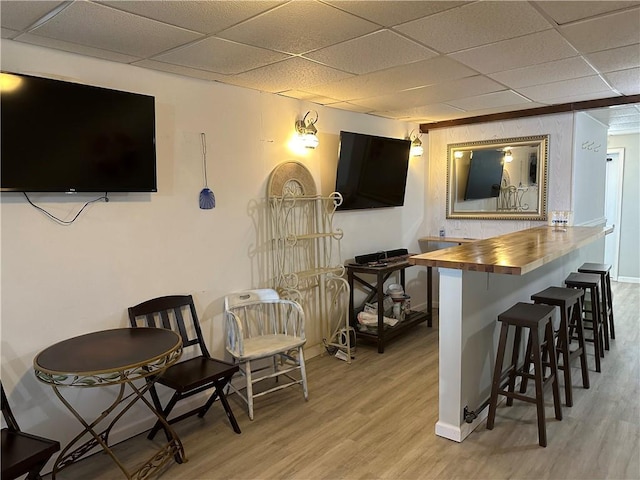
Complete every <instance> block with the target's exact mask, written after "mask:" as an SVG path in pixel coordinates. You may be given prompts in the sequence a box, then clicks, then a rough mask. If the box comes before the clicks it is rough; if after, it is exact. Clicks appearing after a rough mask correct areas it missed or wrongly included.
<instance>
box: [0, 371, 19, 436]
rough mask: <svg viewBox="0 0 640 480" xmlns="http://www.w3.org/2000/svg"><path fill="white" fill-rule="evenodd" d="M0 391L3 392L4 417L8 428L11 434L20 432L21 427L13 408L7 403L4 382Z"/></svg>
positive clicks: (0, 386) (0, 384)
mask: <svg viewBox="0 0 640 480" xmlns="http://www.w3.org/2000/svg"><path fill="white" fill-rule="evenodd" d="M0 390H1V391H2V416H3V418H4V421H5V423H6V424H7V428H8V429H9V431H11V432H19V431H20V427H19V426H18V422H17V421H16V418H15V417H14V416H13V412H12V411H11V407H10V406H9V402H8V401H7V395H6V394H5V393H4V386H3V385H2V382H0Z"/></svg>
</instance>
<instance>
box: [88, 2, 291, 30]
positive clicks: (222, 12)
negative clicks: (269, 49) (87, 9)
mask: <svg viewBox="0 0 640 480" xmlns="http://www.w3.org/2000/svg"><path fill="white" fill-rule="evenodd" d="M100 3H103V4H106V5H109V6H111V7H113V8H117V9H119V10H124V11H127V12H130V13H135V14H136V15H142V16H143V17H147V18H152V19H154V20H158V21H160V22H164V23H168V24H170V25H176V26H178V27H182V28H186V29H188V30H193V31H196V32H201V33H209V34H210V33H217V32H219V31H221V30H224V29H225V28H229V27H231V26H233V25H235V24H236V23H239V22H242V21H244V20H246V19H247V18H251V17H253V16H254V15H257V14H259V13H262V12H265V11H267V10H269V9H271V8H273V7H276V6H278V5H281V4H283V3H284V2H277V1H266V0H261V1H258V2H256V1H253V2H249V1H242V2H239V1H237V0H230V1H224V0H216V1H213V2H212V1H193V0H190V1H140V0H135V1H127V0H119V1H107V2H100Z"/></svg>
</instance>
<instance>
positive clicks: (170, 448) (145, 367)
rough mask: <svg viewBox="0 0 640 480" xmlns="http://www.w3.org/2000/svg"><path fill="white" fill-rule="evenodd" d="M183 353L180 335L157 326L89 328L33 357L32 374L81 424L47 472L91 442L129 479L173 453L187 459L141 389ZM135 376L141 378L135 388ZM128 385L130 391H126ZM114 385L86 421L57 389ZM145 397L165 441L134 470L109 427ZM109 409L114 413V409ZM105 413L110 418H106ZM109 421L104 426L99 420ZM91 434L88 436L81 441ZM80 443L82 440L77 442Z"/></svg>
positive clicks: (157, 466) (152, 470) (157, 465)
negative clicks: (112, 394) (106, 402)
mask: <svg viewBox="0 0 640 480" xmlns="http://www.w3.org/2000/svg"><path fill="white" fill-rule="evenodd" d="M181 355H182V340H181V338H180V336H179V335H178V334H177V333H175V332H173V331H171V330H168V329H161V328H118V329H113V330H103V331H100V332H94V333H89V334H86V335H81V336H78V337H74V338H71V339H69V340H64V341H62V342H59V343H57V344H55V345H52V346H51V347H49V348H47V349H45V350H43V351H42V352H40V353H39V354H38V355H37V356H36V358H35V359H34V361H33V366H34V371H35V375H36V378H37V379H38V380H40V381H41V382H43V383H46V384H48V385H49V386H50V387H51V388H52V389H53V391H54V392H55V394H56V396H57V397H58V398H59V399H60V401H61V402H62V403H63V404H64V405H65V406H66V407H67V408H68V409H69V411H70V412H71V413H72V414H73V416H74V417H76V418H77V419H78V421H79V422H80V423H81V424H82V425H83V426H84V430H82V431H81V432H80V433H79V434H78V435H76V436H75V437H74V438H73V439H72V440H71V441H70V442H69V444H68V445H67V446H66V447H64V449H63V450H62V451H61V452H60V455H58V458H57V459H56V462H55V464H54V467H53V472H52V475H51V478H52V479H55V478H56V475H57V474H58V472H60V471H62V470H64V469H65V468H67V467H68V466H70V465H72V464H73V463H75V462H76V461H78V460H79V459H81V458H82V457H84V456H85V455H86V454H87V453H89V452H90V451H92V450H93V449H94V448H95V447H98V446H100V447H102V449H103V450H104V451H105V452H106V453H107V454H108V455H109V456H110V457H111V458H112V460H113V461H114V462H115V463H116V464H117V465H118V467H119V468H120V470H122V473H124V475H125V477H126V478H128V479H136V480H140V479H144V478H148V477H149V476H150V475H152V474H154V473H156V472H157V471H158V470H159V469H160V468H162V467H163V466H164V465H165V464H166V463H167V462H168V461H169V460H171V458H172V457H173V458H174V459H175V461H176V462H177V463H183V462H185V461H186V460H187V459H186V456H185V454H184V448H183V447H182V442H180V439H179V438H178V436H177V435H176V433H175V432H174V431H173V430H172V429H171V427H170V426H169V423H168V422H167V421H166V419H165V418H164V417H163V415H162V412H159V411H158V410H156V409H155V408H154V406H153V405H152V404H151V403H150V402H149V400H147V399H146V398H145V397H144V395H145V394H146V393H147V392H148V391H149V389H150V388H151V386H152V385H153V384H154V383H155V381H156V379H157V378H158V376H159V375H161V374H162V372H164V371H165V370H166V369H167V368H168V367H170V366H171V365H173V364H175V363H176V362H177V361H178V359H179V358H180V356H181ZM134 381H144V386H142V387H140V388H138V387H137V386H136V385H135V384H134ZM127 385H128V386H129V388H130V389H131V393H129V394H128V395H126V396H125V390H126V388H127ZM69 387H77V388H94V387H118V389H119V392H118V395H117V396H116V398H115V400H114V401H113V403H111V405H110V406H109V407H108V408H107V409H106V410H105V411H103V412H102V414H100V416H98V417H97V418H96V419H95V420H94V421H93V422H91V423H89V422H88V421H87V420H85V419H84V418H83V417H82V415H80V413H78V412H77V411H76V409H75V408H73V406H72V405H71V403H69V402H68V401H67V400H66V399H65V398H64V396H63V395H62V393H61V388H63V389H64V388H69ZM138 401H140V402H143V403H144V404H145V405H146V406H147V408H148V409H149V410H150V411H151V412H152V413H153V414H154V415H155V416H156V417H157V418H158V421H159V422H160V423H161V425H162V427H163V428H164V430H165V432H166V439H167V440H166V441H167V443H166V444H164V445H163V446H162V448H160V449H159V450H158V451H157V452H156V453H155V454H154V455H153V456H152V457H151V458H149V459H148V460H146V461H145V462H144V463H143V464H142V466H141V467H139V468H138V469H137V470H135V471H133V472H130V471H129V470H128V469H127V468H126V467H125V465H124V464H123V463H122V462H121V461H120V460H119V459H118V457H117V456H116V455H115V453H114V452H113V450H112V449H111V447H110V446H109V433H110V432H111V429H112V428H113V426H114V425H115V424H116V422H117V421H118V420H120V419H121V418H122V416H123V415H124V414H125V413H126V412H127V411H129V409H130V408H131V407H132V406H133V405H134V404H135V403H136V402H138ZM112 414H113V415H112ZM109 418H113V419H112V420H110V421H109ZM106 422H109V423H108V425H107V427H106V428H105V429H104V430H101V431H100V430H99V429H98V427H99V425H100V424H104V423H106ZM87 436H89V439H88V440H86V441H84V443H82V444H80V442H81V441H82V440H83V439H84V438H86V437H87ZM79 444H80V445H79Z"/></svg>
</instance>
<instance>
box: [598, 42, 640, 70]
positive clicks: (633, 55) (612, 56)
mask: <svg viewBox="0 0 640 480" xmlns="http://www.w3.org/2000/svg"><path fill="white" fill-rule="evenodd" d="M586 57H587V59H588V60H589V62H591V64H592V65H593V66H594V67H596V68H597V69H598V70H599V71H601V72H613V71H615V70H623V69H625V68H630V67H640V44H639V43H636V44H634V45H627V46H626V47H619V48H612V49H611V50H604V51H602V52H594V53H589V54H588V55H586Z"/></svg>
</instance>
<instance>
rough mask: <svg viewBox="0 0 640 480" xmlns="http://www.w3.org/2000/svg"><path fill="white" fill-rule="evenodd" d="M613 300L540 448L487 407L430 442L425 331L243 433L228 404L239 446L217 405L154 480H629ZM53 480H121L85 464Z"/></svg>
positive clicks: (107, 467) (130, 445) (325, 379)
mask: <svg viewBox="0 0 640 480" xmlns="http://www.w3.org/2000/svg"><path fill="white" fill-rule="evenodd" d="M614 292H615V293H614V302H615V303H614V310H615V314H616V334H617V338H616V340H614V341H612V344H611V350H610V351H609V352H607V354H606V356H605V358H604V360H603V363H602V373H596V372H595V371H594V370H593V358H592V353H591V352H592V348H591V347H590V346H589V347H588V351H589V354H590V356H591V358H590V367H591V372H590V378H591V388H590V389H589V390H585V389H583V388H582V387H581V386H580V385H581V380H580V374H579V369H574V372H575V374H574V375H573V379H574V381H573V384H574V385H575V387H574V406H573V407H572V408H566V407H563V415H564V419H563V420H562V421H557V420H555V419H554V417H553V407H552V403H551V392H550V391H549V392H548V394H547V395H546V398H547V435H548V442H549V443H548V446H547V448H542V447H540V446H538V437H537V425H536V413H535V406H534V405H532V404H528V403H522V402H518V401H515V403H514V406H512V407H506V406H504V403H503V404H502V405H501V406H499V407H498V412H497V416H496V425H495V428H494V430H492V431H489V430H486V428H485V427H484V425H480V426H479V427H478V428H477V429H476V430H475V431H474V432H473V433H472V434H471V435H470V436H469V437H468V438H467V439H466V440H465V441H464V442H462V443H455V442H452V441H449V440H446V439H443V438H440V437H437V436H436V435H435V434H434V424H435V422H436V421H437V410H438V330H437V321H436V322H434V328H432V329H430V328H428V327H427V326H426V324H423V325H420V326H418V327H416V329H415V330H413V333H411V334H408V335H407V336H405V337H401V338H399V339H397V340H396V341H394V342H393V343H391V344H389V345H388V346H387V349H386V352H385V353H384V354H382V355H379V354H378V353H377V352H376V350H375V347H373V346H368V345H360V344H359V345H358V346H357V351H356V359H355V360H354V362H353V363H352V365H347V364H346V363H344V362H342V361H340V360H337V359H335V358H333V357H330V356H322V357H317V358H313V359H310V360H309V361H308V363H307V366H308V379H309V392H310V393H309V401H308V402H305V401H304V400H303V398H302V393H301V392H300V391H299V390H298V391H294V390H290V389H289V390H285V391H281V392H278V393H276V394H272V395H270V396H266V397H262V399H260V400H258V401H257V405H256V414H255V420H254V421H253V422H251V421H250V420H249V419H248V417H247V414H246V413H245V412H244V410H243V409H242V407H241V405H240V404H239V403H237V402H236V401H233V402H232V406H233V407H234V412H235V413H236V417H237V418H238V422H239V424H240V427H241V429H242V434H241V435H236V434H235V433H233V431H232V430H231V427H230V426H229V424H228V422H227V420H226V417H225V416H224V414H223V412H222V409H221V407H220V405H219V404H218V403H216V404H214V406H213V407H212V409H211V410H210V411H209V413H208V414H207V416H206V417H205V418H204V419H198V418H197V417H192V418H191V419H188V420H185V421H183V422H180V423H178V424H176V425H175V428H176V431H177V432H178V434H179V435H180V437H181V439H182V441H183V444H184V447H185V451H186V454H187V456H188V458H189V460H188V462H187V463H184V464H182V465H177V464H175V463H172V464H170V466H169V468H167V469H166V470H165V471H164V473H163V474H162V475H161V476H160V478H162V479H164V480H167V479H170V480H174V479H189V480H205V479H265V480H267V479H269V480H270V479H353V480H358V479H393V480H402V479H406V480H411V479H507V478H519V479H574V478H575V479H632V480H637V479H640V440H639V438H640V335H639V332H640V313H639V312H640V285H634V284H614ZM576 364H577V365H579V363H578V362H576ZM531 383H533V382H531ZM562 398H564V396H563V397H562ZM160 437H161V434H160V435H158V437H157V438H160ZM151 446H153V442H150V441H149V440H147V439H146V437H145V436H144V435H139V436H138V437H136V438H133V439H130V440H128V441H126V442H123V443H121V444H120V445H117V446H116V447H115V450H116V451H117V454H118V455H120V456H121V457H122V460H124V462H125V464H127V465H134V464H135V459H136V458H138V459H140V458H143V457H144V458H146V457H147V456H148V455H149V448H150V447H151ZM57 478H60V479H83V480H84V479H112V478H113V479H119V478H123V477H122V474H121V473H120V471H119V470H118V469H117V467H116V466H115V464H114V463H113V462H112V461H111V460H110V459H109V458H108V457H107V456H106V455H104V454H97V455H93V456H92V457H89V458H87V459H85V460H83V461H81V462H79V463H78V464H76V465H73V466H71V467H69V468H68V469H67V470H65V471H64V472H62V473H61V474H60V475H58V477H57Z"/></svg>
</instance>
